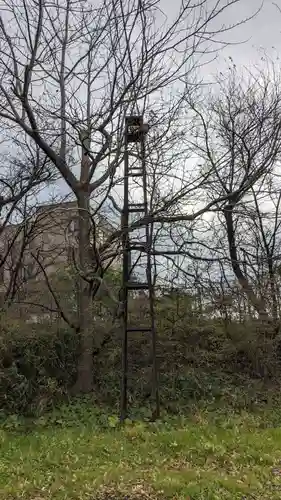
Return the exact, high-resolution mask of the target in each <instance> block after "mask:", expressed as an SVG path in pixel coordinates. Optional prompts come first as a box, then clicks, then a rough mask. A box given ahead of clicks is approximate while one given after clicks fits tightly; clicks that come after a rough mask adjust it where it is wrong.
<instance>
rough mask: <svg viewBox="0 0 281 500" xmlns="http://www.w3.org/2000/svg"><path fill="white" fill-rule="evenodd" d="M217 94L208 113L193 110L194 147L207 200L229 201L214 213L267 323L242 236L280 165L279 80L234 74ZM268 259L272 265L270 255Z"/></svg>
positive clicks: (265, 74)
mask: <svg viewBox="0 0 281 500" xmlns="http://www.w3.org/2000/svg"><path fill="white" fill-rule="evenodd" d="M218 88H219V94H220V96H219V97H217V96H215V97H214V98H212V99H211V103H210V107H209V111H207V112H204V111H203V110H202V109H201V108H200V107H199V106H196V105H193V110H194V112H195V115H196V127H197V129H196V130H197V132H196V133H197V136H196V140H195V141H194V145H195V146H196V151H197V153H198V154H199V156H200V157H201V158H202V159H203V162H204V166H203V168H204V169H205V170H206V171H207V172H210V177H209V187H208V189H207V195H208V196H209V197H210V198H211V199H217V198H218V196H221V197H222V196H223V195H225V196H226V197H227V200H226V201H225V202H224V203H222V204H217V207H216V210H217V212H218V214H220V213H221V214H222V215H223V220H221V222H222V223H223V224H224V225H225V229H226V236H227V241H228V251H229V257H230V262H231V266H232V270H233V272H234V274H235V277H236V278H237V280H238V282H239V284H240V286H241V288H242V290H243V291H244V293H245V294H246V295H247V297H248V299H249V300H250V302H251V304H252V306H253V307H254V309H255V310H256V312H257V313H258V314H259V316H260V318H262V319H263V320H266V321H269V316H268V311H267V308H266V304H265V301H264V299H263V298H262V296H259V295H258V294H257V293H256V292H255V289H254V288H253V286H252V285H251V283H250V281H249V279H247V275H246V274H245V272H244V269H243V264H242V263H243V261H244V257H245V255H244V254H243V246H244V245H243V231H241V230H240V231H239V224H241V220H242V219H243V215H244V214H245V213H249V212H250V210H251V207H252V212H255V214H256V215H257V217H258V214H259V212H257V208H258V207H257V203H256V198H255V197H254V199H253V197H252V192H251V189H252V187H253V186H256V187H255V189H258V188H260V187H261V186H264V183H265V182H266V179H267V178H268V176H269V175H271V174H272V172H273V171H274V169H275V167H276V165H278V163H279V161H280V153H281V124H280V111H281V88H280V84H279V76H278V75H277V74H275V73H274V72H273V71H272V72H271V73H270V72H266V71H265V72H261V71H260V72H257V73H256V74H249V73H248V78H247V79H245V78H244V76H243V75H242V76H240V75H238V74H237V70H236V69H235V68H232V69H231V70H230V75H229V78H228V79H225V77H220V78H219V79H218ZM249 188H251V189H250V191H249ZM218 216H219V217H220V215H218ZM240 229H241V226H240ZM245 238H247V236H245V235H244V240H245ZM237 240H238V241H237ZM241 247H242V250H241ZM267 250H268V251H269V248H268V249H267ZM239 253H240V255H239ZM268 256H269V259H270V258H271V257H270V252H269V253H268ZM275 315H276V313H275Z"/></svg>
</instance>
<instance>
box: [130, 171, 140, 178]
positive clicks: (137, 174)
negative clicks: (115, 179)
mask: <svg viewBox="0 0 281 500" xmlns="http://www.w3.org/2000/svg"><path fill="white" fill-rule="evenodd" d="M129 176H130V177H142V176H143V172H142V170H135V171H133V170H130V171H129Z"/></svg>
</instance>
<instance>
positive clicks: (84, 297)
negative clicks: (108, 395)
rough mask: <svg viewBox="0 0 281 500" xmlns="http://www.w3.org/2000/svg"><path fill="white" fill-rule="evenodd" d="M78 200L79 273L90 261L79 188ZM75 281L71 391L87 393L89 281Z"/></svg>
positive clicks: (85, 198)
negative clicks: (76, 342) (76, 343)
mask: <svg viewBox="0 0 281 500" xmlns="http://www.w3.org/2000/svg"><path fill="white" fill-rule="evenodd" d="M77 202H78V211H79V218H78V221H79V222H78V232H79V267H80V271H81V274H85V275H86V274H87V270H88V269H89V268H90V267H92V262H91V260H90V251H89V250H90V212H89V208H90V207H89V194H88V192H87V191H83V190H81V191H80V190H79V193H78V194H77ZM78 279H79V283H78V322H79V330H80V356H79V359H78V366H77V381H76V384H75V388H74V391H75V392H77V393H89V392H90V391H91V390H92V386H93V346H94V338H93V330H92V324H91V302H92V300H91V293H90V292H91V290H90V284H89V282H88V281H86V279H85V278H83V277H82V276H81V275H80V276H79V278H78Z"/></svg>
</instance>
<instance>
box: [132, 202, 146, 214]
mask: <svg viewBox="0 0 281 500" xmlns="http://www.w3.org/2000/svg"><path fill="white" fill-rule="evenodd" d="M144 211H145V206H144V204H143V203H131V204H130V205H129V207H128V212H144Z"/></svg>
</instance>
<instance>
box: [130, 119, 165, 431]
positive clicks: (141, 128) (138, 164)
mask: <svg viewBox="0 0 281 500" xmlns="http://www.w3.org/2000/svg"><path fill="white" fill-rule="evenodd" d="M147 132H148V125H147V124H145V123H144V121H143V116H141V115H131V116H126V118H125V137H124V143H125V157H124V206H123V213H122V219H123V220H122V228H123V240H122V245H123V283H122V291H123V297H122V299H123V321H124V324H123V328H124V331H123V346H122V388H121V415H120V419H121V421H124V420H125V419H126V418H127V417H128V397H127V396H128V394H127V393H128V373H129V367H128V341H129V334H134V333H135V332H143V333H146V334H147V335H150V336H151V354H152V380H151V389H152V390H151V394H152V398H153V399H154V404H155V407H154V411H153V415H152V418H153V419H157V418H158V417H159V415H160V404H159V387H158V370H157V357H156V330H155V312H154V283H153V280H152V261H151V234H150V228H149V225H148V224H147V225H146V226H145V242H144V244H143V245H142V246H137V245H136V244H134V243H132V242H131V239H132V238H131V234H130V233H129V231H128V227H129V218H130V215H131V214H137V213H138V214H139V215H140V216H142V215H143V216H147V215H148V199H147V174H146V166H145V138H146V134H147ZM129 144H130V147H131V151H129V149H128V145H129ZM137 145H139V148H138V147H137ZM138 151H139V153H138ZM133 178H135V180H136V179H137V181H138V185H141V187H142V201H141V202H139V203H130V201H129V182H130V180H131V179H133ZM144 249H145V253H144V255H146V280H145V281H143V282H140V281H135V280H134V279H133V276H132V268H131V252H132V251H134V252H137V253H138V252H140V254H141V253H143V252H144ZM138 290H147V292H148V300H149V325H148V326H147V327H141V326H135V327H132V326H129V325H128V298H129V293H130V292H134V291H138Z"/></svg>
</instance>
